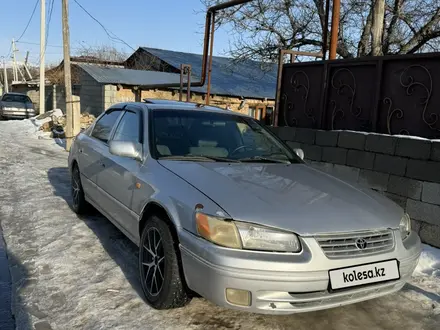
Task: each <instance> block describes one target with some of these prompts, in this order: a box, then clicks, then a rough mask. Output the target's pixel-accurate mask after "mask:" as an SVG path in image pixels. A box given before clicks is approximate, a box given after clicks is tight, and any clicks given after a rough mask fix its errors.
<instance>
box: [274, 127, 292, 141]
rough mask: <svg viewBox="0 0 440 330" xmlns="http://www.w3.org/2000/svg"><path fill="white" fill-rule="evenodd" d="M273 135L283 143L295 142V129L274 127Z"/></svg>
mask: <svg viewBox="0 0 440 330" xmlns="http://www.w3.org/2000/svg"><path fill="white" fill-rule="evenodd" d="M276 130H277V131H276V132H275V134H277V135H278V137H279V138H280V139H281V140H283V141H295V131H296V128H295V127H287V126H284V127H276Z"/></svg>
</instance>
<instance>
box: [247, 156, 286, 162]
mask: <svg viewBox="0 0 440 330" xmlns="http://www.w3.org/2000/svg"><path fill="white" fill-rule="evenodd" d="M239 161H240V162H242V163H281V164H291V162H290V161H289V160H287V159H286V160H281V159H274V158H268V157H263V156H254V157H249V158H242V159H239Z"/></svg>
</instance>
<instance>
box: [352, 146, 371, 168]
mask: <svg viewBox="0 0 440 330" xmlns="http://www.w3.org/2000/svg"><path fill="white" fill-rule="evenodd" d="M375 156H376V155H375V154H374V153H373V152H366V151H359V150H348V154H347V165H349V166H354V167H359V168H365V169H369V170H371V169H373V167H374V157H375Z"/></svg>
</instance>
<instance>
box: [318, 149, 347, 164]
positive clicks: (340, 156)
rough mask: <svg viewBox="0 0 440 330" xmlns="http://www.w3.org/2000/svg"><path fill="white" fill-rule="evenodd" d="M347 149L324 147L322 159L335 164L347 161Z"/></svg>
mask: <svg viewBox="0 0 440 330" xmlns="http://www.w3.org/2000/svg"><path fill="white" fill-rule="evenodd" d="M347 151H348V150H347V149H344V148H337V147H322V160H323V161H324V162H329V163H333V164H341V165H345V164H346V163H347Z"/></svg>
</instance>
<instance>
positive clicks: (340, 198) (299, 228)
mask: <svg viewBox="0 0 440 330" xmlns="http://www.w3.org/2000/svg"><path fill="white" fill-rule="evenodd" d="M160 163H161V164H162V165H163V166H164V167H166V168H167V169H169V170H170V171H172V172H173V173H175V174H176V175H178V176H179V177H181V178H183V179H184V180H186V181H187V182H188V183H189V184H191V185H192V186H194V187H195V188H197V189H198V190H200V191H201V192H203V193H204V194H205V195H207V196H208V197H209V198H211V199H212V200H213V201H214V202H216V203H217V204H218V205H219V206H220V207H221V208H222V209H223V210H224V211H226V212H227V213H228V214H229V215H230V216H231V218H232V219H234V220H239V221H245V222H252V223H257V224H261V225H266V226H271V227H276V228H280V229H284V230H289V231H293V232H296V233H297V234H300V235H303V236H307V235H315V234H323V233H329V232H334V233H336V232H347V231H360V230H370V229H384V228H397V227H398V226H399V222H400V218H401V217H402V215H403V210H402V208H400V207H399V206H397V204H395V203H394V202H392V201H391V200H389V199H387V198H385V197H383V196H382V195H380V194H377V193H375V192H373V191H371V190H370V189H367V188H362V187H358V186H354V185H352V184H349V183H346V182H344V181H342V180H339V179H337V178H335V177H332V176H330V175H328V174H326V173H323V172H321V171H318V170H316V169H314V168H312V167H309V166H307V165H305V164H289V165H285V164H243V163H231V164H229V163H209V162H203V163H196V162H185V161H170V160H165V161H163V160H162V161H160Z"/></svg>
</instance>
